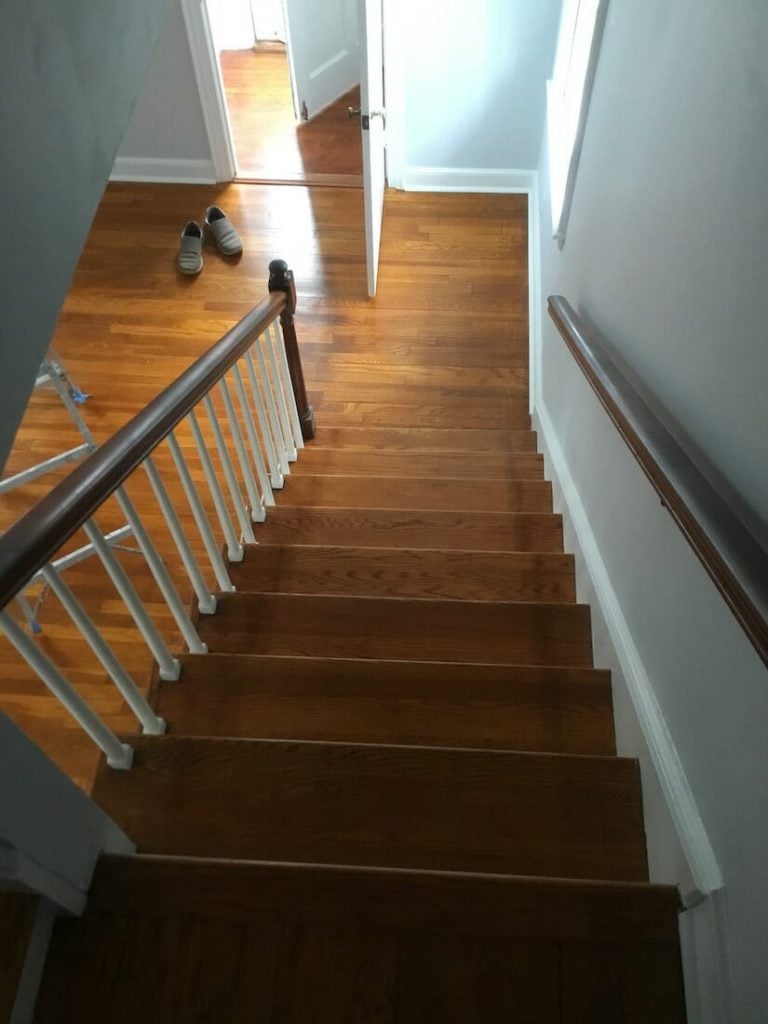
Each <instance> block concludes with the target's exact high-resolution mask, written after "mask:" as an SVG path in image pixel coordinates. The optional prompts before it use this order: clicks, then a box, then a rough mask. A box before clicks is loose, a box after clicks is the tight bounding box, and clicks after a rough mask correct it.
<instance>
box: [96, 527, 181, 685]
mask: <svg viewBox="0 0 768 1024" xmlns="http://www.w3.org/2000/svg"><path fill="white" fill-rule="evenodd" d="M83 529H84V530H85V532H86V534H87V535H88V540H89V541H90V542H91V544H93V548H94V551H95V552H96V554H97V555H98V556H99V560H100V561H101V564H102V565H103V566H104V568H105V569H106V571H107V575H108V576H109V578H110V579H111V580H112V582H113V583H114V585H115V589H116V590H117V592H118V594H119V595H120V597H121V598H122V599H123V602H124V603H125V606H126V608H127V609H128V611H129V612H130V613H131V618H132V619H133V621H134V622H135V623H136V625H137V627H138V629H139V632H140V633H141V635H142V636H143V637H144V641H145V643H146V645H147V647H149V649H150V651H151V652H152V657H153V658H154V659H155V661H156V662H157V666H158V669H159V671H160V678H161V679H165V680H167V681H173V680H175V679H178V678H179V675H180V674H181V665H180V663H179V662H178V661H177V659H176V658H174V657H173V655H172V654H171V652H170V650H169V649H168V645H167V644H166V642H165V640H163V638H162V636H161V635H160V631H159V630H158V628H157V626H156V625H155V624H154V622H153V621H152V619H151V618H150V616H149V614H148V613H147V610H146V608H145V607H144V605H143V603H142V600H141V598H140V597H139V595H138V594H137V593H136V588H135V587H134V585H133V584H132V583H131V581H130V579H129V578H128V574H127V573H126V571H125V569H123V567H122V565H120V563H119V562H118V560H117V558H115V554H114V552H113V551H112V548H111V547H110V546H109V544H107V542H106V541H105V540H104V535H103V533H102V532H101V530H100V529H99V528H98V526H97V525H96V524H95V523H94V521H93V520H92V519H89V520H87V521H86V522H85V523H83Z"/></svg>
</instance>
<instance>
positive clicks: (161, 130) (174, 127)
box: [118, 0, 211, 161]
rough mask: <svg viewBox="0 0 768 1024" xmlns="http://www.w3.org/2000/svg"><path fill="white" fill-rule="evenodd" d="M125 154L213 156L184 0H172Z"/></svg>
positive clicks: (172, 157)
mask: <svg viewBox="0 0 768 1024" xmlns="http://www.w3.org/2000/svg"><path fill="white" fill-rule="evenodd" d="M124 157H128V158H131V159H141V160H147V159H148V160H153V161H155V160H206V161H209V160H210V159H211V150H210V146H209V145H208V136H207V134H206V131H205V123H204V121H203V110H202V107H201V105H200V96H199V93H198V90H197V82H196V80H195V71H194V68H193V65H192V57H191V55H190V51H189V41H188V39H187V32H186V28H185V26H184V18H183V16H182V13H181V3H180V0H170V10H169V12H168V19H167V21H166V23H165V26H164V28H163V31H162V33H161V35H160V38H159V40H158V43H157V47H156V49H155V52H154V54H153V56H152V59H151V61H150V63H149V67H148V68H147V74H146V76H145V78H144V83H143V85H142V87H141V92H140V93H139V97H138V99H137V101H136V106H135V108H134V111H133V115H132V116H131V120H130V122H129V124H128V129H127V131H126V133H125V137H124V139H123V141H122V143H121V145H120V149H119V152H118V158H124Z"/></svg>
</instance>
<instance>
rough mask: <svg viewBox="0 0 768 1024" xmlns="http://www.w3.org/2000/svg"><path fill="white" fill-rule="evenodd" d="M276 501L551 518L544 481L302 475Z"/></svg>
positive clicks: (294, 476)
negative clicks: (543, 514)
mask: <svg viewBox="0 0 768 1024" xmlns="http://www.w3.org/2000/svg"><path fill="white" fill-rule="evenodd" d="M277 500H278V503H279V505H281V506H284V505H320V506H330V507H336V508H338V507H355V506H356V507H358V508H370V507H375V508H382V509H385V508H390V509H435V510H437V511H444V510H446V509H447V510H449V511H450V510H457V511H464V510H466V511H468V512H471V511H478V512H551V511H552V485H551V483H549V481H546V480H506V479H483V480H473V479H471V478H465V477H456V478H453V477H442V478H439V479H431V480H430V479H422V478H418V477H394V476H366V475H363V474H357V475H354V476H345V475H342V474H337V475H328V474H309V473H306V474H292V475H291V477H290V479H289V480H288V481H287V482H286V485H285V489H284V490H283V491H281V492H279V497H278V499H277Z"/></svg>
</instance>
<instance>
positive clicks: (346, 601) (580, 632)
mask: <svg viewBox="0 0 768 1024" xmlns="http://www.w3.org/2000/svg"><path fill="white" fill-rule="evenodd" d="M199 629H200V634H201V636H202V638H203V640H204V641H205V642H206V643H207V644H208V646H209V649H210V650H211V651H222V652H229V653H232V654H273V655H274V654H277V655H283V654H287V655H302V656H306V657H311V658H336V657H338V658H375V659H378V658H390V659H393V660H397V661H400V660H404V661H408V660H411V659H414V660H416V661H458V662H487V663H489V664H512V665H565V666H573V667H577V668H578V667H584V668H591V667H592V638H591V633H590V618H589V608H588V607H587V606H586V605H579V604H534V603H531V602H483V601H438V600H421V599H407V600H406V599H402V598H374V597H330V596H316V595H304V594H301V595H295V594H247V593H246V594H238V593H234V594H221V595H219V605H218V610H217V612H216V614H215V615H205V616H201V617H200V620H199Z"/></svg>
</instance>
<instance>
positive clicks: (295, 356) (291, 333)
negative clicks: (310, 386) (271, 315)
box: [269, 260, 315, 441]
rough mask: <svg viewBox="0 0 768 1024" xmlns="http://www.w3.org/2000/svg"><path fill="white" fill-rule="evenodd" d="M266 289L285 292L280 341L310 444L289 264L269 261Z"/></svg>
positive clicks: (311, 417)
mask: <svg viewBox="0 0 768 1024" xmlns="http://www.w3.org/2000/svg"><path fill="white" fill-rule="evenodd" d="M269 290H270V292H285V297H286V300H287V301H286V304H285V308H284V309H283V312H282V313H281V314H280V324H281V326H282V328H283V340H284V341H285V354H286V357H287V359H288V369H289V370H290V373H291V384H292V385H293V393H294V395H295V397H296V405H297V407H298V410H299V421H300V422H301V434H302V437H303V438H304V440H305V441H311V440H312V438H313V437H314V436H315V414H314V412H313V411H312V406H311V405H310V404H309V400H308V398H307V389H306V386H305V384H304V371H303V370H302V368H301V354H300V352H299V343H298V341H297V340H296V326H295V324H294V322H293V314H294V312H295V311H296V285H295V283H294V280H293V271H292V270H289V269H288V264H287V263H286V262H285V260H272V262H271V263H270V264H269Z"/></svg>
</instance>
